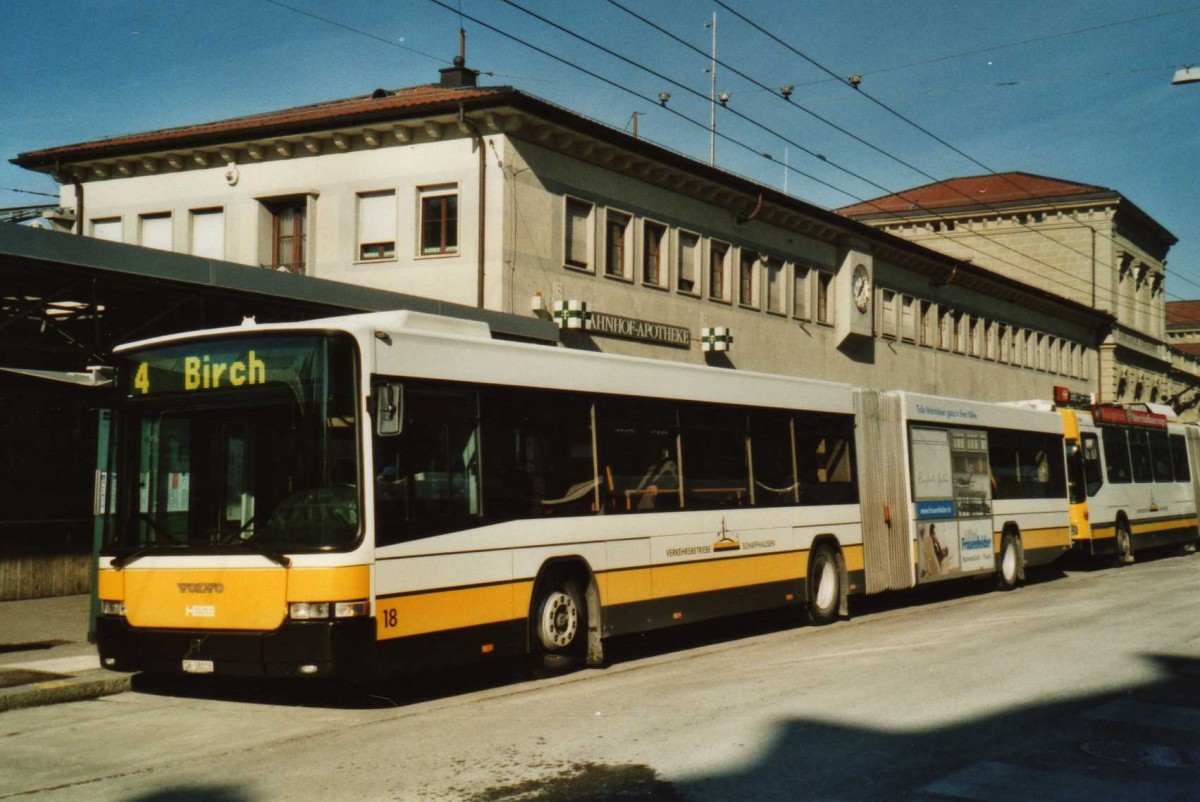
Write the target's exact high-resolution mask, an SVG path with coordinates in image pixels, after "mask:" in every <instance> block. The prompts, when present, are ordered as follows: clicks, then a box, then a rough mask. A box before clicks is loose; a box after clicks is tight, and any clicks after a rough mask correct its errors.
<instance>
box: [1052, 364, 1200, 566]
mask: <svg viewBox="0 0 1200 802" xmlns="http://www.w3.org/2000/svg"><path fill="white" fill-rule="evenodd" d="M1056 392H1057V393H1058V394H1059V395H1060V396H1061V399H1060V400H1061V401H1063V402H1066V401H1067V400H1068V398H1069V394H1067V393H1066V392H1065V390H1062V389H1061V388H1056ZM1059 411H1060V413H1061V414H1062V416H1063V422H1064V423H1063V426H1064V436H1065V438H1066V442H1067V455H1068V465H1069V474H1070V501H1071V526H1072V530H1073V533H1074V534H1073V545H1074V547H1075V549H1076V550H1078V551H1079V552H1081V553H1083V554H1086V555H1089V556H1100V555H1104V556H1111V557H1112V559H1113V561H1114V563H1115V564H1116V565H1125V564H1128V563H1131V562H1133V560H1134V554H1135V552H1137V551H1139V550H1141V549H1146V548H1153V547H1159V546H1171V545H1175V546H1179V547H1180V548H1181V550H1184V551H1190V550H1192V549H1193V548H1194V547H1195V543H1196V539H1197V535H1198V529H1197V517H1196V498H1197V491H1198V489H1200V488H1198V479H1200V477H1197V476H1196V472H1195V470H1194V466H1195V464H1196V457H1197V456H1198V455H1200V448H1198V447H1200V430H1197V428H1196V427H1195V426H1194V425H1184V424H1180V423H1178V422H1177V421H1176V420H1175V417H1174V414H1173V413H1171V412H1170V411H1169V408H1166V407H1163V408H1161V409H1160V411H1154V410H1151V409H1137V408H1126V407H1118V406H1103V405H1101V406H1093V407H1090V408H1087V409H1073V408H1071V407H1070V406H1066V405H1065V403H1064V406H1061V407H1060V408H1059Z"/></svg>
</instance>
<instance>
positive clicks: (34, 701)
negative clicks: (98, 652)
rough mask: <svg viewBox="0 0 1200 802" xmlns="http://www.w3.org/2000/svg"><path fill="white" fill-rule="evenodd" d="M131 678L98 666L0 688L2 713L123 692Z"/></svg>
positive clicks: (0, 710)
mask: <svg viewBox="0 0 1200 802" xmlns="http://www.w3.org/2000/svg"><path fill="white" fill-rule="evenodd" d="M132 677H133V675H132V674H123V673H120V672H116V671H108V670H107V669H103V668H97V669H93V670H91V671H83V672H80V673H78V674H72V675H68V676H63V677H62V678H60V679H50V680H45V681H43V682H34V683H30V684H29V685H17V686H15V687H12V688H0V713H3V712H5V711H7V710H19V709H21V708H26V707H40V706H42V705H53V704H58V703H60V702H77V701H80V700H83V699H95V698H97V697H100V696H111V695H113V694H117V693H124V692H125V691H127V690H129V688H130V679H131V678H132Z"/></svg>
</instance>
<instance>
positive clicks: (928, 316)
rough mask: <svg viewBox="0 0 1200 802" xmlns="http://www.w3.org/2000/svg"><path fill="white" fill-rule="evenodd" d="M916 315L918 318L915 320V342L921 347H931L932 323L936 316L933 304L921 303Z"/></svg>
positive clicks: (928, 302)
mask: <svg viewBox="0 0 1200 802" xmlns="http://www.w3.org/2000/svg"><path fill="white" fill-rule="evenodd" d="M918 314H919V315H920V317H919V318H918V320H917V342H918V343H920V344H921V345H932V344H933V339H934V338H933V323H934V319H935V315H936V313H935V311H934V307H933V303H932V302H930V301H921V304H920V307H919V312H918Z"/></svg>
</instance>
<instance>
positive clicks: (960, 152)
mask: <svg viewBox="0 0 1200 802" xmlns="http://www.w3.org/2000/svg"><path fill="white" fill-rule="evenodd" d="M713 2H715V3H716V4H717V5H719V6H720V7H721V8H723V9H725V10H726V11H728V12H729V13H730V14H733V15H734V16H735V17H737V18H738V19H740V20H741V21H742V22H745V23H746V24H747V25H749V26H750V27H752V28H754V29H755V30H756V31H758V32H759V33H761V34H763V35H764V36H766V37H767V38H769V39H771V40H772V41H774V42H776V43H777V44H779V45H780V46H782V47H784V48H786V49H787V50H789V51H791V52H792V53H794V54H795V55H796V56H799V57H800V58H802V59H804V60H805V61H807V62H808V63H809V64H811V65H812V66H814V67H816V68H817V69H819V70H821V71H822V72H824V73H825V74H826V75H829V76H830V77H831V78H833V79H835V80H837V81H838V83H841V84H842V85H844V86H851V84H850V83H849V82H848V81H847V80H846V79H845V78H843V77H842V76H840V75H838V74H837V73H835V72H834V71H833V70H831V69H829V68H828V67H826V66H825V65H824V64H822V63H820V62H819V61H817V60H816V59H814V58H812V57H811V56H809V55H808V54H806V53H804V52H802V51H801V50H799V49H797V48H795V47H793V46H792V45H790V44H788V43H787V42H785V41H784V40H782V39H780V38H779V37H778V36H776V35H775V34H774V33H772V32H771V31H769V30H767V29H766V28H763V27H762V26H761V25H759V24H758V23H757V22H755V21H754V20H752V19H750V18H749V17H747V16H746V15H745V14H742V13H741V12H740V11H738V10H737V9H735V8H732V7H730V6H729V4H728V3H726V2H725V1H724V0H713ZM1197 8H1200V6H1195V7H1191V8H1187V9H1182V10H1181V11H1180V12H1171V13H1182V11H1192V10H1196V9H1197ZM1157 16H1165V14H1164V15H1157ZM851 88H853V89H854V91H855V92H856V93H858V94H860V95H862V96H863V97H865V98H866V99H867V100H869V101H871V102H872V103H874V104H875V105H876V106H878V107H879V108H881V109H883V110H884V111H886V112H888V113H889V114H891V115H893V116H894V117H896V118H897V119H899V120H901V121H903V122H904V123H906V124H908V125H910V126H912V127H913V128H916V129H917V130H918V131H920V132H921V133H923V134H925V135H926V136H928V137H930V138H931V139H933V140H934V141H935V142H937V143H938V144H940V145H942V146H943V147H946V148H949V149H950V150H952V151H954V152H955V153H957V154H958V155H959V156H961V157H963V158H964V159H966V160H967V161H969V162H971V163H972V164H974V165H976V166H977V167H979V168H980V169H982V170H983V171H985V172H986V173H988V174H989V175H992V176H994V177H996V178H999V179H1000V180H1002V181H1004V182H1005V183H1006V184H1008V185H1009V186H1010V187H1012V188H1013V189H1015V190H1017V191H1018V192H1021V193H1023V194H1024V195H1026V196H1027V197H1029V198H1030V199H1032V200H1036V199H1037V197H1036V196H1035V195H1034V194H1033V193H1031V192H1029V191H1028V190H1026V189H1025V188H1024V187H1021V186H1020V185H1019V184H1016V183H1015V182H1013V181H1012V180H1010V179H1009V178H1007V177H1006V176H1004V175H1003V174H1001V173H999V172H997V171H996V170H994V169H993V168H991V167H989V166H988V165H986V164H984V163H983V162H981V161H979V160H978V159H976V158H975V157H974V156H972V155H970V154H969V153H966V152H965V151H963V150H961V149H960V148H958V147H956V146H954V145H952V144H951V143H949V142H947V141H946V140H945V139H943V138H942V137H940V136H938V135H937V134H935V133H933V132H932V131H930V130H929V129H927V128H926V127H924V126H923V125H921V124H920V123H918V122H916V121H915V120H912V119H910V118H909V117H907V116H905V115H904V114H902V113H900V112H899V111H896V110H895V109H893V108H892V107H891V106H889V105H887V104H886V103H884V102H883V101H881V100H879V99H877V98H876V97H874V96H873V95H871V94H870V93H868V92H864V91H863V90H862V88H861V86H852V87H851ZM934 180H935V181H936V183H938V184H941V185H945V181H942V180H938V179H934ZM955 191H956V192H958V191H957V190H955ZM889 194H902V193H889ZM958 194H961V195H963V197H967V198H969V197H970V196H968V195H966V194H965V193H961V192H959V193H958ZM972 200H974V199H972ZM917 205H918V207H919V204H917ZM926 211H928V210H926ZM1067 216H1068V217H1070V218H1071V219H1072V220H1074V221H1075V222H1076V223H1079V224H1080V225H1081V226H1085V227H1087V228H1089V229H1091V230H1092V231H1093V232H1094V233H1095V234H1097V235H1098V236H1101V237H1103V238H1104V239H1107V240H1108V241H1109V242H1111V243H1112V244H1113V245H1117V244H1118V243H1117V241H1116V240H1115V239H1113V238H1112V237H1110V236H1108V235H1107V234H1105V233H1103V232H1101V231H1098V230H1096V229H1094V228H1092V226H1091V225H1089V224H1088V223H1086V222H1084V221H1083V220H1080V219H1079V218H1078V217H1076V216H1075V215H1074V214H1070V213H1068V215H1067ZM943 219H944V218H943ZM1026 228H1029V230H1031V231H1037V233H1038V234H1040V235H1042V236H1044V237H1046V238H1047V239H1049V240H1051V241H1052V242H1055V243H1056V244H1058V245H1060V246H1062V247H1065V248H1068V249H1069V250H1071V251H1074V252H1075V253H1076V254H1078V255H1080V256H1084V257H1086V258H1091V257H1090V254H1087V253H1084V252H1083V251H1079V250H1077V249H1075V248H1072V247H1071V246H1069V245H1066V244H1065V243H1061V242H1059V241H1058V240H1055V239H1054V238H1053V237H1050V236H1049V235H1047V234H1046V233H1045V232H1043V231H1040V230H1036V229H1033V228H1032V227H1029V226H1026ZM993 241H994V240H993ZM1055 269H1057V270H1060V271H1061V272H1065V271H1062V269H1061V268H1055ZM1177 278H1180V279H1181V280H1183V281H1185V282H1186V283H1188V284H1191V285H1193V286H1195V287H1200V283H1197V282H1195V281H1192V280H1191V279H1188V278H1187V277H1185V276H1182V275H1180V276H1177ZM1164 294H1166V293H1165V291H1164ZM1176 299H1177V300H1183V299H1180V298H1178V297H1177V298H1176Z"/></svg>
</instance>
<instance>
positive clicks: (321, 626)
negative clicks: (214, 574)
mask: <svg viewBox="0 0 1200 802" xmlns="http://www.w3.org/2000/svg"><path fill="white" fill-rule="evenodd" d="M96 645H97V648H98V649H99V651H100V665H101V666H103V667H104V668H107V669H111V670H113V671H129V672H133V671H145V672H150V673H155V674H189V673H191V674H211V675H215V676H239V677H340V678H348V679H359V678H365V677H368V676H370V675H371V673H372V671H373V666H374V657H375V619H374V618H348V619H338V620H333V621H304V622H287V623H285V624H283V625H282V626H281V627H279V628H278V629H276V630H272V631H270V632H236V631H211V630H179V629H140V628H137V627H132V626H130V625H129V622H128V621H127V620H126V619H124V618H122V617H119V616H100V617H99V618H98V619H97V620H96Z"/></svg>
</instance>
